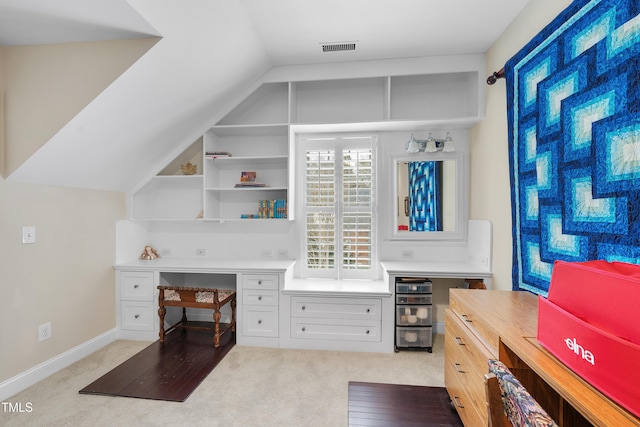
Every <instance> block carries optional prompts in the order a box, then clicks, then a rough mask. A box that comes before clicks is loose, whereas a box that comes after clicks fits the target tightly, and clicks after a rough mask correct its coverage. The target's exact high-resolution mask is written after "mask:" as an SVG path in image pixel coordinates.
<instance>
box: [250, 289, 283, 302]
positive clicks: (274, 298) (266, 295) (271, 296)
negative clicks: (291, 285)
mask: <svg viewBox="0 0 640 427" xmlns="http://www.w3.org/2000/svg"><path fill="white" fill-rule="evenodd" d="M242 304H245V305H246V304H255V305H278V291H263V290H260V289H245V290H243V291H242Z"/></svg>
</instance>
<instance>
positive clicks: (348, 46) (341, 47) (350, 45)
mask: <svg viewBox="0 0 640 427" xmlns="http://www.w3.org/2000/svg"><path fill="white" fill-rule="evenodd" d="M345 50H356V43H355V42H341V43H322V51H323V52H342V51H345Z"/></svg>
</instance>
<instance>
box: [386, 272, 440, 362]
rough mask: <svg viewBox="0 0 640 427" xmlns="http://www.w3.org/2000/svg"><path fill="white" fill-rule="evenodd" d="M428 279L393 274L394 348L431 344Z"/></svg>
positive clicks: (420, 346)
mask: <svg viewBox="0 0 640 427" xmlns="http://www.w3.org/2000/svg"><path fill="white" fill-rule="evenodd" d="M431 287H432V284H431V280H429V279H427V278H424V277H422V278H418V277H397V278H396V345H395V351H396V352H398V351H400V350H427V351H428V352H429V353H431V351H432V348H433V330H432V323H431V316H432V312H433V306H432V305H431V303H432V295H431Z"/></svg>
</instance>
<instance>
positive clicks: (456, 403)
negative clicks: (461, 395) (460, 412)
mask: <svg viewBox="0 0 640 427" xmlns="http://www.w3.org/2000/svg"><path fill="white" fill-rule="evenodd" d="M453 404H454V405H456V408H460V409H464V405H461V404H460V401H459V400H458V396H453Z"/></svg>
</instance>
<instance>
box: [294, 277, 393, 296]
mask: <svg viewBox="0 0 640 427" xmlns="http://www.w3.org/2000/svg"><path fill="white" fill-rule="evenodd" d="M282 293H283V294H290V295H300V294H307V295H308V294H313V295H325V296H331V295H336V296H350V295H352V296H383V297H390V296H391V295H392V294H391V292H390V291H389V283H388V282H386V281H384V280H334V279H293V280H288V281H286V282H285V287H284V289H283V290H282Z"/></svg>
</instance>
